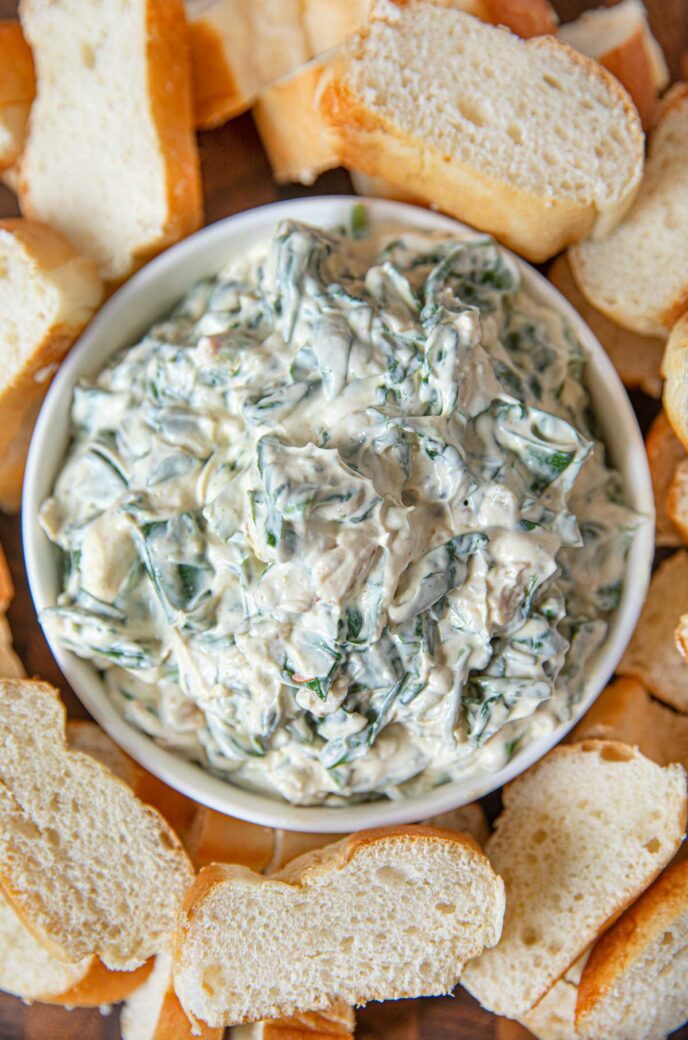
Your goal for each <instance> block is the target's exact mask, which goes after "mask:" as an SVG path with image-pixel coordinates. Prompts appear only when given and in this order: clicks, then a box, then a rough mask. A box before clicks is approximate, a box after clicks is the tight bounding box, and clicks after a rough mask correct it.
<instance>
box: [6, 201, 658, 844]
mask: <svg viewBox="0 0 688 1040" xmlns="http://www.w3.org/2000/svg"><path fill="white" fill-rule="evenodd" d="M357 203H363V204H364V205H365V207H366V212H367V215H368V217H369V218H370V219H371V220H372V221H373V222H374V223H375V222H380V221H384V222H389V221H391V222H394V223H398V224H400V225H402V226H405V225H406V226H410V227H416V228H419V229H421V230H422V229H426V230H431V229H440V230H446V231H447V232H449V233H451V232H454V233H457V232H458V233H462V232H463V233H465V232H469V233H471V234H482V233H481V232H478V231H476V229H474V228H471V227H468V226H467V225H465V224H462V223H461V222H459V221H456V220H454V219H453V218H451V217H447V216H444V215H442V214H439V213H436V212H434V211H431V210H427V209H423V208H421V207H418V206H413V205H410V204H408V203H402V202H396V201H391V200H383V199H368V198H362V197H358V196H352V195H325V196H312V197H304V198H298V199H290V200H286V201H282V202H276V203H269V204H267V205H265V206H259V207H256V208H254V209H250V210H244V211H242V212H240V213H237V214H235V215H233V216H230V217H227V218H225V219H224V220H221V221H219V222H217V223H215V224H211V225H209V226H207V227H206V228H203V229H202V230H200V231H198V232H196V234H194V235H192V236H191V237H189V238H187V239H184V240H183V241H181V242H179V243H177V244H176V245H175V246H173V247H171V248H170V249H168V250H167V251H166V252H164V253H162V254H161V255H160V256H158V257H157V258H155V259H154V260H152V261H151V262H150V263H149V264H147V265H146V266H145V267H143V268H142V269H141V270H140V271H139V272H138V273H137V274H135V275H134V276H133V277H132V278H131V279H130V280H129V281H128V282H126V283H125V284H124V285H123V286H122V287H121V288H119V289H118V290H117V291H116V292H115V293H114V294H113V295H112V296H111V297H110V299H109V300H108V301H107V302H106V303H105V305H104V306H103V307H102V309H101V310H100V311H99V312H98V313H97V314H96V316H95V317H94V318H93V320H92V321H91V323H90V324H89V325H88V326H87V328H86V329H85V331H84V332H83V333H82V335H81V336H80V337H79V339H78V340H77V342H76V343H75V345H74V346H73V347H72V349H71V351H70V353H69V355H68V356H67V358H66V359H65V361H64V362H63V363H62V366H61V367H60V369H59V371H58V372H57V374H56V375H55V378H54V380H53V382H52V385H51V387H50V389H49V391H48V393H47V395H46V398H45V400H44V402H43V405H42V408H41V411H40V413H39V416H38V420H37V422H36V426H35V428H34V433H33V437H32V440H31V446H30V451H29V456H28V461H27V467H26V475H25V479H24V492H23V499H22V541H23V547H24V556H25V562H26V570H27V576H28V582H29V588H30V591H31V595H32V598H33V602H34V607H35V609H36V614H37V617H38V620H39V623H40V614H41V611H42V610H43V608H45V607H46V606H48V605H50V604H52V603H54V601H55V593H54V589H56V588H57V579H56V567H55V564H54V562H53V563H52V566H51V557H52V559H53V561H54V559H55V550H54V547H53V546H52V544H51V543H50V542H49V540H48V538H47V536H46V535H45V534H44V533H43V531H42V529H41V527H40V524H39V522H38V508H39V506H40V504H41V502H42V501H43V499H44V498H45V496H46V494H47V493H49V491H50V490H51V489H52V486H53V483H54V479H55V477H56V475H57V472H58V470H59V467H60V464H61V462H62V460H63V458H64V453H65V449H66V446H67V443H68V437H67V429H68V415H69V410H70V406H71V400H72V391H73V388H74V385H75V383H76V382H77V379H78V378H79V377H80V376H81V375H84V374H86V373H88V372H93V371H98V370H99V369H100V368H101V367H102V366H103V364H104V363H105V359H106V358H107V357H109V356H111V355H112V353H114V352H115V351H116V350H117V349H120V348H122V347H125V346H127V345H128V344H130V343H133V342H135V340H133V339H132V338H131V333H129V334H123V333H119V332H116V331H113V330H114V329H115V326H116V325H117V322H118V319H122V318H123V317H124V316H126V315H127V313H128V311H129V308H134V309H135V304H136V303H137V301H139V302H140V301H142V300H143V301H144V303H143V306H144V308H146V307H147V309H148V311H149V312H150V313H151V314H153V317H152V318H150V320H149V317H146V318H145V319H144V320H142V321H140V322H139V324H140V325H141V332H143V331H145V329H146V328H148V327H150V324H152V321H153V320H155V317H159V316H160V315H161V314H163V313H164V312H165V309H166V308H167V309H169V305H170V301H174V300H175V299H178V298H179V296H180V295H181V294H182V293H183V292H184V289H183V288H182V289H181V291H175V293H174V294H173V295H172V296H171V297H170V301H168V302H167V303H162V302H161V301H158V302H157V303H147V300H148V297H149V296H151V297H155V289H156V287H157V288H158V291H159V292H160V291H162V292H163V294H165V292H166V293H167V295H168V296H169V295H170V290H166V289H165V286H166V285H167V283H168V279H170V278H171V277H172V280H173V281H174V278H173V276H174V275H175V272H176V271H177V272H178V271H179V268H180V266H181V267H188V266H189V264H190V263H192V262H198V264H199V268H198V272H197V273H196V274H195V275H194V276H192V277H191V278H189V279H188V280H183V284H184V285H185V286H186V288H187V289H188V288H190V287H191V285H192V284H193V281H194V277H195V278H197V277H199V276H201V275H204V274H206V273H210V272H211V271H217V270H219V268H220V266H221V262H220V263H217V262H212V263H211V262H208V260H207V257H208V256H209V255H210V254H212V253H213V252H215V253H222V252H224V250H225V249H226V253H227V259H229V257H230V255H231V253H232V245H231V243H232V240H233V239H237V238H238V239H241V238H242V237H244V238H248V239H249V240H250V241H251V242H252V243H253V244H254V245H257V244H259V243H260V242H261V241H264V240H265V239H266V238H267V236H268V235H269V234H270V231H271V230H274V226H275V225H276V224H277V223H278V222H279V221H280V220H282V219H285V218H293V219H300V220H304V221H307V222H312V223H314V224H320V225H325V226H327V225H330V226H332V225H335V224H341V223H343V222H345V220H346V217H347V216H348V214H349V213H350V211H351V207H352V206H353V205H355V204H357ZM235 248H236V247H235ZM500 248H501V249H503V250H504V252H505V253H506V254H507V255H509V256H511V257H512V259H513V260H514V261H515V262H516V264H517V265H518V267H519V269H520V271H521V275H522V277H523V281H524V283H525V284H527V285H528V287H529V288H530V289H531V291H534V293H535V295H536V296H538V297H539V298H540V299H542V300H544V301H545V302H546V303H548V304H549V305H550V306H552V307H553V308H555V309H556V310H558V311H559V312H560V313H563V314H564V315H565V316H566V317H567V318H568V320H569V321H570V323H571V324H572V325H573V326H574V328H575V331H576V333H577V335H578V337H579V339H580V341H581V343H582V344H583V347H584V349H585V351H586V355H587V365H588V370H589V371H590V372H592V374H593V376H594V379H593V380H592V381H591V383H590V385H589V387H588V389H589V390H590V393H591V395H592V397H593V400H594V408H595V412H596V414H598V418H599V419H600V422H601V425H602V427H603V431H604V439H605V442H607V443H609V442H610V441H613V442H614V447H613V449H612V454H613V455H614V459H613V462H614V465H615V466H616V467H617V468H618V469H619V470H620V471H621V472H622V474H623V477H624V483H625V486H626V489H627V494H628V497H629V499H630V500H631V501H630V504H631V505H632V506H633V507H634V508H635V509H636V510H637V511H638V512H639V513H640V514H641V515H642V516H643V517H644V518H645V519H644V520H643V521H641V523H640V525H639V527H638V529H637V531H636V533H635V537H634V540H633V543H632V546H631V549H630V552H629V556H628V559H627V568H626V575H625V579H624V589H623V594H622V598H621V602H620V605H619V608H618V609H617V611H616V613H615V615H614V617H613V619H612V623H611V625H610V630H609V633H608V635H607V638H606V639H605V642H604V643H603V644H602V647H601V648H600V649H599V650H598V652H597V653H596V655H595V658H594V666H593V667H592V668H591V669H590V672H589V678H588V682H587V687H586V690H585V693H584V695H583V696H582V697H581V698H580V700H579V702H578V704H577V705H576V708H575V710H574V712H573V713H572V715H571V718H570V719H568V720H567V721H565V722H563V723H559V724H558V725H557V726H555V727H554V728H553V729H552V730H551V732H549V733H547V734H545V735H541V736H536V737H534V738H533V739H531V740H530V741H529V742H528V743H527V744H526V745H525V746H524V748H523V749H522V750H521V751H517V752H516V754H515V755H514V756H513V757H512V758H511V760H510V761H509V762H508V763H507V764H506V765H505V766H504V767H503V768H501V769H498V770H495V771H492V772H488V771H484V772H480V773H475V774H473V775H470V776H468V777H466V778H463V779H458V780H455V781H451V782H450V783H447V784H444V785H442V786H440V787H435V788H433V789H431V790H430V791H427V792H425V793H424V794H421V795H415V796H412V797H409V798H407V799H403V800H399V801H394V800H379V801H374V802H364V803H361V804H354V805H346V806H342V807H323V806H299V805H293V804H291V803H288V802H283V801H280V800H278V799H277V798H274V797H271V796H270V795H268V794H259V793H256V792H253V791H248V790H245V789H244V788H241V787H238V786H236V785H234V784H232V783H231V781H227V780H223V779H220V778H219V777H216V776H214V775H213V774H211V773H209V772H208V771H206V770H205V769H203V767H202V766H200V765H197V764H196V763H193V762H191V761H189V760H187V759H185V758H183V757H182V755H181V754H180V753H177V752H174V751H168V750H166V749H164V748H163V747H162V746H160V745H158V744H156V743H155V742H154V741H153V739H152V738H151V737H149V736H147V735H146V734H145V733H144V732H143V731H141V730H139V729H137V728H135V727H134V726H133V725H132V724H130V723H129V722H127V721H125V719H124V717H123V716H122V715H120V713H119V712H118V711H117V709H116V708H115V707H114V705H113V704H112V703H111V701H110V699H109V697H108V696H107V693H106V691H105V688H104V685H103V683H102V681H101V679H100V677H99V675H98V673H97V671H96V670H95V668H94V667H93V666H92V665H91V664H90V663H89V662H87V661H86V660H83V659H81V658H78V657H77V656H76V655H75V654H73V653H71V652H70V651H67V650H65V649H64V648H63V647H61V646H60V645H59V644H58V643H57V642H55V641H51V639H50V638H49V636H48V634H47V633H46V632H45V629H43V631H44V635H45V638H46V640H47V642H48V645H49V646H50V649H51V652H52V653H53V655H54V657H55V659H56V661H57V663H58V665H59V667H60V669H61V670H62V672H63V674H64V676H65V678H66V679H67V681H68V682H69V684H70V686H71V687H72V688H73V690H74V692H75V693H76V695H77V696H78V698H79V699H80V700H81V702H82V703H83V704H84V706H85V707H86V708H87V709H88V711H89V712H90V713H91V715H93V717H94V718H95V719H96V721H97V722H98V723H99V724H100V725H101V726H102V727H103V729H104V730H105V731H106V732H107V733H108V734H109V735H110V737H111V738H112V739H113V740H114V741H115V742H116V743H117V744H118V745H120V746H121V747H122V748H124V750H125V751H126V752H128V754H130V755H131V757H132V758H134V759H135V760H136V761H137V762H139V763H140V765H142V766H143V767H145V768H146V769H148V770H149V771H150V772H151V773H153V774H155V775H156V776H157V777H159V778H160V779H161V780H163V781H164V782H166V783H167V784H169V785H170V786H171V787H173V788H176V789H177V790H179V791H181V792H182V793H183V794H185V795H187V796H189V797H191V798H193V799H194V800H195V801H197V802H199V803H201V804H204V805H207V806H209V807H210V808H212V809H215V810H218V811H219V812H221V813H225V814H229V815H233V816H237V817H239V818H241V819H244V820H248V821H250V822H252V823H256V824H262V825H267V826H271V827H281V828H284V829H286V830H302V831H310V832H320V833H339V832H345V831H356V830H360V829H363V828H366V827H377V826H381V825H389V824H403V823H409V822H414V821H417V820H422V819H425V818H427V817H430V816H434V815H437V814H439V813H442V812H447V811H449V810H451V809H454V808H457V807H459V806H461V805H464V804H466V803H468V802H471V801H473V800H475V799H476V798H479V797H483V796H484V795H487V794H489V793H491V792H492V791H495V790H496V789H498V788H500V787H502V786H503V785H504V784H505V783H508V782H509V781H510V780H512V779H514V778H515V777H516V776H517V775H518V774H519V773H521V772H523V771H524V770H525V769H527V768H528V767H529V766H531V765H532V764H533V763H534V762H536V761H537V760H538V759H540V758H541V757H542V756H543V755H544V754H546V753H547V752H548V751H549V750H550V749H551V748H552V747H553V746H554V745H555V744H557V743H559V742H560V741H561V740H562V738H563V737H564V736H565V735H566V734H567V733H568V732H569V730H571V729H572V727H573V726H574V725H575V724H576V722H577V721H578V720H579V719H580V718H581V716H582V715H583V714H584V712H585V711H587V709H588V708H589V707H590V705H591V704H592V703H593V701H594V700H595V699H596V697H597V696H598V695H599V693H600V692H601V690H602V689H603V688H604V686H605V685H606V683H607V682H608V681H609V679H610V677H611V676H612V674H613V672H614V669H615V667H616V665H617V664H618V661H619V659H620V657H621V655H622V653H623V651H624V649H625V647H626V645H627V643H628V640H629V639H630V636H631V634H632V632H633V629H634V627H635V624H636V621H637V619H638V616H639V614H640V610H641V608H642V605H643V602H644V599H645V594H646V591H647V587H648V583H649V579H650V571H651V567H652V560H653V556H654V500H653V494H652V485H651V481H650V473H649V468H648V464H647V459H646V456H645V451H644V444H643V439H642V435H641V432H640V429H639V426H638V422H637V419H636V416H635V413H634V411H633V408H632V406H631V403H630V401H629V399H628V396H627V394H626V391H625V389H624V387H623V385H622V383H621V380H620V378H619V376H618V375H617V373H616V370H615V369H614V367H613V365H612V363H611V361H610V359H609V357H608V356H607V354H606V352H605V351H604V349H603V348H602V347H601V346H600V344H599V342H598V340H597V339H596V337H595V335H594V334H593V332H592V331H591V330H590V329H589V328H588V326H587V325H586V324H585V322H584V321H583V319H582V318H581V316H580V315H579V314H578V313H577V311H575V310H574V308H573V307H572V306H571V304H570V303H569V302H568V300H566V299H565V297H563V296H562V295H561V293H560V292H559V291H558V290H557V289H556V288H555V287H554V286H553V285H552V283H551V282H549V281H547V279H546V278H545V277H544V275H542V274H540V273H539V272H538V271H536V270H535V269H534V268H532V267H531V266H530V265H529V264H528V263H527V262H526V261H525V260H523V259H522V258H521V257H519V256H516V255H515V254H513V253H511V252H510V251H509V250H508V249H506V248H505V247H503V246H500ZM241 251H243V250H242V248H241V247H239V248H237V253H236V254H235V255H238V253H239V252H241ZM204 257H206V266H205V267H204V266H203V258H204ZM194 270H195V269H194ZM185 279H186V276H185ZM177 280H179V279H177ZM130 313H131V312H130ZM106 333H107V334H108V336H106V335H105V334H106ZM140 334H141V333H139V335H140ZM113 337H114V340H115V345H114V346H112V347H111V348H109V349H106V350H103V348H102V346H101V338H105V339H106V340H107V339H108V338H110V339H112V338H113ZM99 347H100V348H101V350H100V354H99V353H98V349H99ZM96 354H98V357H97V360H96V359H95V358H94V355H96ZM601 405H604V406H605V407H604V414H600V406H601ZM60 429H61V430H62V436H61V437H58V436H57V435H56V434H57V431H59V430H60ZM41 627H42V628H43V626H42V625H41Z"/></svg>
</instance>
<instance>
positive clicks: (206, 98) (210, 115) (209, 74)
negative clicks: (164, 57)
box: [189, 19, 251, 130]
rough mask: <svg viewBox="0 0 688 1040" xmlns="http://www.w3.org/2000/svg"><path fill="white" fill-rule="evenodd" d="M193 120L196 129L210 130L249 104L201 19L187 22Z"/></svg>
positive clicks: (216, 40) (217, 38)
mask: <svg viewBox="0 0 688 1040" xmlns="http://www.w3.org/2000/svg"><path fill="white" fill-rule="evenodd" d="M189 43H190V46H191V78H192V84H193V104H194V122H195V124H196V126H197V127H198V128H199V129H200V130H212V129H213V128H214V127H216V126H221V125H222V123H225V122H226V121H227V120H228V119H231V118H232V117H233V116H238V115H240V114H241V113H242V112H245V111H246V109H247V108H249V107H250V105H251V98H249V97H246V96H245V95H244V94H243V92H242V91H241V90H240V88H239V84H238V83H237V81H236V77H235V76H234V74H233V73H232V70H231V68H230V67H229V65H228V64H227V56H226V54H225V49H224V47H223V45H222V40H221V39H220V36H219V35H218V33H217V32H216V31H215V29H213V28H212V26H210V25H207V24H206V23H205V22H204V21H203V20H202V19H199V20H197V21H192V22H189Z"/></svg>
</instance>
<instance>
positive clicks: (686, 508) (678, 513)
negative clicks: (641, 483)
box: [666, 458, 688, 544]
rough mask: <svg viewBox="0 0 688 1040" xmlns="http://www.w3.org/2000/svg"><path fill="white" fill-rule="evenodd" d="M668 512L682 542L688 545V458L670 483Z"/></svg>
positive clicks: (667, 502)
mask: <svg viewBox="0 0 688 1040" xmlns="http://www.w3.org/2000/svg"><path fill="white" fill-rule="evenodd" d="M666 511H667V513H668V515H669V518H670V520H671V523H672V524H673V525H674V527H675V528H676V530H677V531H678V533H679V534H680V536H681V541H682V542H683V543H684V544H688V458H682V459H681V461H680V462H679V463H678V465H677V466H676V469H675V470H674V473H673V476H672V478H671V480H670V482H669V488H668V490H667V495H666Z"/></svg>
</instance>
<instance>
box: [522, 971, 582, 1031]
mask: <svg viewBox="0 0 688 1040" xmlns="http://www.w3.org/2000/svg"><path fill="white" fill-rule="evenodd" d="M587 957H588V953H585V954H584V955H583V956H582V957H581V958H579V960H577V961H576V963H575V964H573V965H572V966H571V967H570V968H569V970H568V971H567V972H566V974H565V975H564V976H563V978H561V979H559V981H558V982H556V983H555V984H554V986H552V988H551V990H550V991H549V993H548V994H547V995H546V996H545V997H544V999H543V1000H541V1001H540V1003H539V1004H538V1005H537V1006H536V1007H534V1008H533V1010H532V1011H529V1012H528V1014H527V1015H524V1016H523V1019H522V1023H523V1025H524V1026H525V1027H526V1028H527V1029H529V1030H530V1032H531V1033H532V1035H533V1036H534V1037H537V1040H577V1036H578V1034H577V1033H576V1025H575V1021H574V1019H575V1014H576V998H577V996H578V983H579V981H580V977H581V973H582V971H583V967H584V965H585V962H586V960H587Z"/></svg>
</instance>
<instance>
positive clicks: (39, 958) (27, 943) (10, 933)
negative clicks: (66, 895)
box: [0, 895, 153, 1007]
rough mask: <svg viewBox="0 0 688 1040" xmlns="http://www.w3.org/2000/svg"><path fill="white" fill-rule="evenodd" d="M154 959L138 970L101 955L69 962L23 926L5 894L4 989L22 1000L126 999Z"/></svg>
mask: <svg viewBox="0 0 688 1040" xmlns="http://www.w3.org/2000/svg"><path fill="white" fill-rule="evenodd" d="M152 966H153V964H152V961H151V962H150V963H148V964H144V965H143V966H142V967H140V968H138V969H137V970H136V971H108V970H107V968H105V967H104V965H103V964H102V963H101V962H100V961H99V960H98V958H97V957H93V956H89V957H85V958H84V959H83V960H81V961H77V962H76V963H75V964H65V963H64V962H63V961H59V960H58V959H57V958H56V957H53V956H52V954H50V953H49V952H48V950H46V949H45V947H44V946H43V945H42V944H41V943H40V942H39V941H38V940H37V939H36V938H34V936H33V935H32V934H31V933H30V932H29V931H28V930H27V929H26V928H25V927H24V925H23V924H22V922H21V920H20V919H19V917H18V916H17V914H16V913H15V911H14V910H13V909H12V907H11V906H10V904H9V903H8V902H7V901H6V900H5V899H4V897H3V896H2V895H0V990H4V992H5V993H11V994H12V995H13V996H15V997H21V999H22V1000H27V1001H33V1000H37V1001H40V1002H41V1003H42V1004H62V1005H66V1006H67V1007H99V1006H100V1005H103V1004H114V1003H118V1002H119V1001H120V1000H123V999H124V998H125V997H127V996H128V995H129V994H130V993H132V992H133V991H134V990H135V989H137V987H138V986H140V985H141V984H142V983H143V982H144V981H145V979H146V977H147V976H148V974H149V972H150V970H151V968H152Z"/></svg>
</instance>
